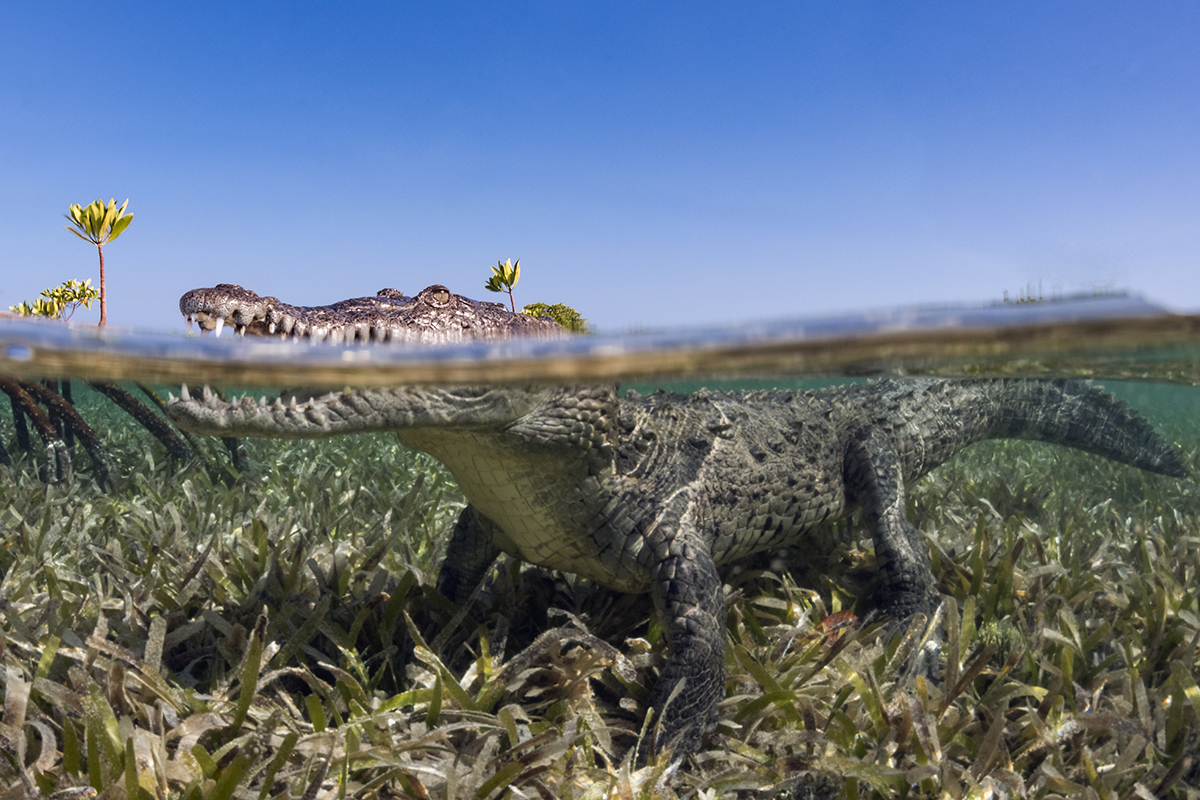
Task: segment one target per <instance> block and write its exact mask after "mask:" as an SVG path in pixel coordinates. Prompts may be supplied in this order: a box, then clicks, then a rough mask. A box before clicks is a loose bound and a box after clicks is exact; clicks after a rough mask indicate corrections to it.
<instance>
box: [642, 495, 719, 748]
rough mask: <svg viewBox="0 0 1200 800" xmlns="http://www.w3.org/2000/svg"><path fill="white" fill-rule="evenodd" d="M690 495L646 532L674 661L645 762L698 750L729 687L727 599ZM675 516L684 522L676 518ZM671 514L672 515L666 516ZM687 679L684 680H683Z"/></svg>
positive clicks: (663, 682) (660, 690)
mask: <svg viewBox="0 0 1200 800" xmlns="http://www.w3.org/2000/svg"><path fill="white" fill-rule="evenodd" d="M686 505H690V501H689V500H688V499H686V498H685V496H684V495H682V494H681V495H679V496H677V498H676V499H675V500H674V501H673V502H671V503H669V504H668V507H667V509H666V510H665V511H664V512H663V514H661V515H660V516H659V519H658V521H657V523H656V525H655V528H654V529H653V531H651V532H650V533H648V534H647V538H648V539H650V540H651V541H652V542H654V551H655V556H656V562H655V563H654V564H653V565H652V567H651V580H652V581H653V583H652V588H651V591H652V593H653V595H654V605H655V609H656V611H657V612H658V615H659V619H660V620H661V621H662V626H663V633H664V634H665V636H666V639H667V645H668V647H669V648H670V660H669V661H668V662H667V665H666V667H664V668H663V671H662V673H661V674H660V675H659V678H658V682H657V683H656V684H655V686H654V690H653V691H652V692H651V694H650V705H651V706H652V708H653V709H654V712H655V714H656V719H655V720H654V722H655V724H654V725H653V726H652V727H651V734H650V735H648V736H647V737H646V739H645V740H643V742H642V745H641V750H640V752H639V753H638V762H639V763H642V764H644V763H645V762H646V760H647V758H648V757H649V756H651V755H653V754H657V753H660V752H662V751H664V750H669V751H670V752H672V753H673V754H674V755H675V756H679V755H682V754H686V753H690V752H694V751H695V750H697V749H698V748H699V746H700V737H701V735H702V734H703V733H704V731H705V730H706V729H707V728H709V727H711V726H712V725H713V724H715V723H716V721H717V703H719V702H720V700H721V698H722V697H723V696H724V686H725V598H724V594H723V592H722V581H721V577H720V575H719V574H718V573H717V566H716V564H715V563H714V562H713V558H712V553H711V552H710V550H709V547H708V546H707V544H706V543H705V542H704V540H703V539H702V537H701V536H700V535H699V534H698V532H697V531H696V530H695V528H694V526H693V525H692V522H691V519H690V510H686V508H685V510H683V513H682V514H680V513H679V512H678V510H676V511H675V514H672V511H673V509H672V506H676V507H678V506H685V507H686ZM671 516H676V519H677V522H674V523H673V524H672V523H671V522H669V521H668V520H670V517H671ZM664 518H665V519H664ZM681 682H682V685H680V683H681Z"/></svg>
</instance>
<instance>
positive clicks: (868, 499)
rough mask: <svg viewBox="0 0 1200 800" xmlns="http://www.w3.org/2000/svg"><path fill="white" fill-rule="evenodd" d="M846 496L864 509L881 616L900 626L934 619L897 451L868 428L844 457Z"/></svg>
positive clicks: (927, 570)
mask: <svg viewBox="0 0 1200 800" xmlns="http://www.w3.org/2000/svg"><path fill="white" fill-rule="evenodd" d="M845 479H846V493H847V495H849V498H850V499H851V500H853V501H856V502H857V503H858V504H859V505H860V506H861V507H862V509H863V514H864V516H865V517H866V522H867V525H868V526H870V528H871V535H872V537H873V538H874V541H875V558H876V559H877V560H878V561H879V566H880V569H882V570H883V582H884V596H883V598H882V599H883V602H882V604H881V605H882V606H883V610H884V611H886V612H887V613H888V614H889V615H891V617H892V620H893V624H894V625H897V626H898V625H899V624H900V623H902V622H903V621H904V620H906V619H908V618H909V617H911V616H912V615H913V614H917V613H922V614H927V615H932V614H933V613H934V611H936V610H937V607H938V605H939V603H940V602H941V598H940V597H939V595H938V592H937V587H936V581H935V580H934V577H933V567H932V565H931V564H930V561H929V552H928V549H927V548H926V546H925V543H924V541H922V539H921V534H920V533H918V532H917V530H916V528H914V527H913V526H912V523H910V522H909V521H908V519H907V518H906V517H905V516H904V510H905V509H904V507H905V495H904V477H903V475H902V474H901V471H900V459H899V458H898V457H897V454H896V448H895V445H894V444H893V443H892V440H891V438H890V437H889V436H887V435H886V434H885V433H884V432H883V431H881V430H879V429H878V428H869V429H867V430H865V431H863V432H861V433H860V434H859V435H858V436H856V437H854V438H853V439H852V440H851V442H850V446H849V447H848V448H847V451H846V460H845Z"/></svg>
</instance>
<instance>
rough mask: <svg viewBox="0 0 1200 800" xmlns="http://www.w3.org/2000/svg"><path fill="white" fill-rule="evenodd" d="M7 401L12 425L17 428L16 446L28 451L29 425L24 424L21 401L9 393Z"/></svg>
mask: <svg viewBox="0 0 1200 800" xmlns="http://www.w3.org/2000/svg"><path fill="white" fill-rule="evenodd" d="M6 391H7V390H6ZM8 401H9V403H11V404H12V415H13V427H15V428H16V429H17V446H18V447H20V448H21V449H22V450H23V451H24V452H26V453H28V452H29V451H30V444H29V426H28V425H26V424H25V414H24V412H23V411H22V410H21V403H20V402H18V400H17V398H16V397H14V396H12V394H11V393H10V394H9V397H8Z"/></svg>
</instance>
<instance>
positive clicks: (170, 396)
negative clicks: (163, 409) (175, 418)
mask: <svg viewBox="0 0 1200 800" xmlns="http://www.w3.org/2000/svg"><path fill="white" fill-rule="evenodd" d="M167 402H168V403H174V402H175V395H173V394H171V390H170V389H168V390H167Z"/></svg>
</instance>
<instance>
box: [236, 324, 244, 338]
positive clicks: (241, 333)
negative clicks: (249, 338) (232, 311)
mask: <svg viewBox="0 0 1200 800" xmlns="http://www.w3.org/2000/svg"><path fill="white" fill-rule="evenodd" d="M234 331H236V332H237V335H238V336H245V335H246V326H245V325H238V326H236V327H235V328H234Z"/></svg>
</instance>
